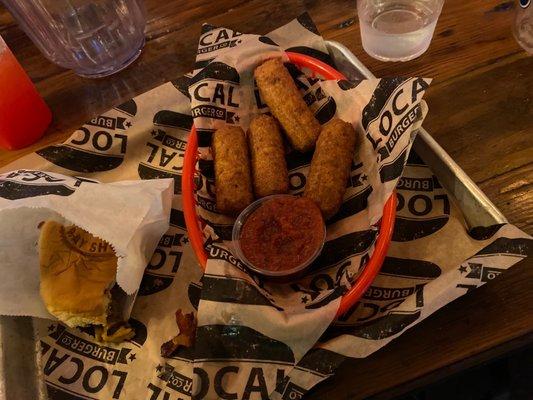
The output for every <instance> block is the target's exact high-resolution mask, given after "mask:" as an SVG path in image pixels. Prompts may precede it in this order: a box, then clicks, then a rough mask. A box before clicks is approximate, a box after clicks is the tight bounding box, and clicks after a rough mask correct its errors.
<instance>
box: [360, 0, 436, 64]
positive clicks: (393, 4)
mask: <svg viewBox="0 0 533 400" xmlns="http://www.w3.org/2000/svg"><path fill="white" fill-rule="evenodd" d="M443 3H444V0H357V14H358V16H359V26H360V28H361V40H362V42H363V48H364V49H365V51H366V52H367V53H368V54H369V55H370V56H371V57H373V58H376V59H378V60H381V61H407V60H411V59H413V58H416V57H418V56H420V55H421V54H423V53H424V52H425V51H426V50H427V49H428V47H429V43H430V42H431V38H432V37H433V32H434V31H435V26H436V25H437V19H438V18H439V15H440V12H441V10H442V5H443Z"/></svg>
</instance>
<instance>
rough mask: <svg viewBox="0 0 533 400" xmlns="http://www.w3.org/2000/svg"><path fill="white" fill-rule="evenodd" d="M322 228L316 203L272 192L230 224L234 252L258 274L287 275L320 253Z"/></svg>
mask: <svg viewBox="0 0 533 400" xmlns="http://www.w3.org/2000/svg"><path fill="white" fill-rule="evenodd" d="M325 236H326V227H325V224H324V220H323V218H322V214H321V212H320V209H319V208H318V207H317V205H316V204H315V203H314V202H313V201H312V200H310V199H307V198H305V197H296V196H291V195H274V196H268V197H265V198H262V199H260V200H257V201H255V202H254V203H252V204H251V205H250V206H248V207H247V208H246V209H245V210H244V211H243V212H242V213H241V215H239V217H238V218H237V221H236V222H235V225H234V227H233V239H234V244H235V247H236V249H235V250H236V253H237V256H238V257H239V258H241V260H242V261H243V262H244V263H245V264H247V265H248V267H249V268H250V269H252V270H254V271H256V272H258V273H260V274H262V275H266V276H271V277H287V276H291V275H294V274H296V273H298V272H300V271H302V270H303V269H304V268H305V267H307V266H308V265H309V264H311V262H312V261H313V260H314V259H315V258H316V257H317V256H318V255H319V254H320V251H321V250H322V246H323V244H324V239H325Z"/></svg>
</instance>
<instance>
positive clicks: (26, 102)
mask: <svg viewBox="0 0 533 400" xmlns="http://www.w3.org/2000/svg"><path fill="white" fill-rule="evenodd" d="M51 120H52V113H51V112H50V109H49V108H48V106H47V105H46V104H45V102H44V101H43V99H42V98H41V96H39V93H38V92H37V90H36V89H35V86H33V83H32V82H31V80H30V77H29V76H28V75H27V74H26V72H25V71H24V69H22V67H21V65H20V64H19V63H18V61H17V59H16V58H15V56H14V55H13V53H11V51H10V50H9V49H8V47H7V45H6V44H5V43H4V41H3V40H2V38H1V37H0V148H2V149H6V150H15V149H20V148H22V147H25V146H28V145H30V144H31V143H33V142H35V141H36V140H37V139H39V138H40V137H41V136H42V134H43V133H44V131H45V130H46V128H47V127H48V125H49V124H50V121H51Z"/></svg>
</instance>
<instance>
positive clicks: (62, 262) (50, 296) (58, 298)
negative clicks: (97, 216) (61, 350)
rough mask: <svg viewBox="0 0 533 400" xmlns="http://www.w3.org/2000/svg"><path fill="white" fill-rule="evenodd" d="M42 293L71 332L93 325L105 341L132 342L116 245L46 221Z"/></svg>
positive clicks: (41, 242) (41, 243)
mask: <svg viewBox="0 0 533 400" xmlns="http://www.w3.org/2000/svg"><path fill="white" fill-rule="evenodd" d="M38 247H39V261H40V274H41V279H40V282H41V283H40V293H41V297H42V299H43V302H44V304H45V306H46V308H47V310H48V312H50V314H52V315H53V316H55V317H56V318H57V319H59V320H60V321H62V322H63V323H64V324H65V325H67V326H69V327H71V328H78V327H88V326H93V327H94V328H95V329H94V330H95V336H96V338H97V339H98V340H100V341H105V342H120V341H123V340H127V339H131V338H132V337H133V336H134V334H135V333H134V331H133V329H131V327H129V325H128V324H127V322H125V321H124V320H123V318H122V315H121V314H122V313H121V304H123V302H124V299H125V297H126V296H125V293H124V292H123V291H122V289H120V287H118V285H117V284H116V275H117V256H116V254H115V251H114V249H113V248H112V246H111V245H110V244H109V243H108V242H106V241H105V240H102V239H100V238H98V237H95V236H93V235H92V234H90V233H89V232H87V231H85V230H83V229H81V228H80V227H78V226H76V225H63V224H61V223H59V222H57V221H53V220H47V221H45V222H44V223H43V224H42V225H41V232H40V236H39V245H38Z"/></svg>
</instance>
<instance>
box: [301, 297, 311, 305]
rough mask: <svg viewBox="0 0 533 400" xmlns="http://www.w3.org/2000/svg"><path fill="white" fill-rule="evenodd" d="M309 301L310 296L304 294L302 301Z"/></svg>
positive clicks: (305, 302)
mask: <svg viewBox="0 0 533 400" xmlns="http://www.w3.org/2000/svg"><path fill="white" fill-rule="evenodd" d="M308 301H309V297H307V296H302V303H304V304H307V302H308Z"/></svg>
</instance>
